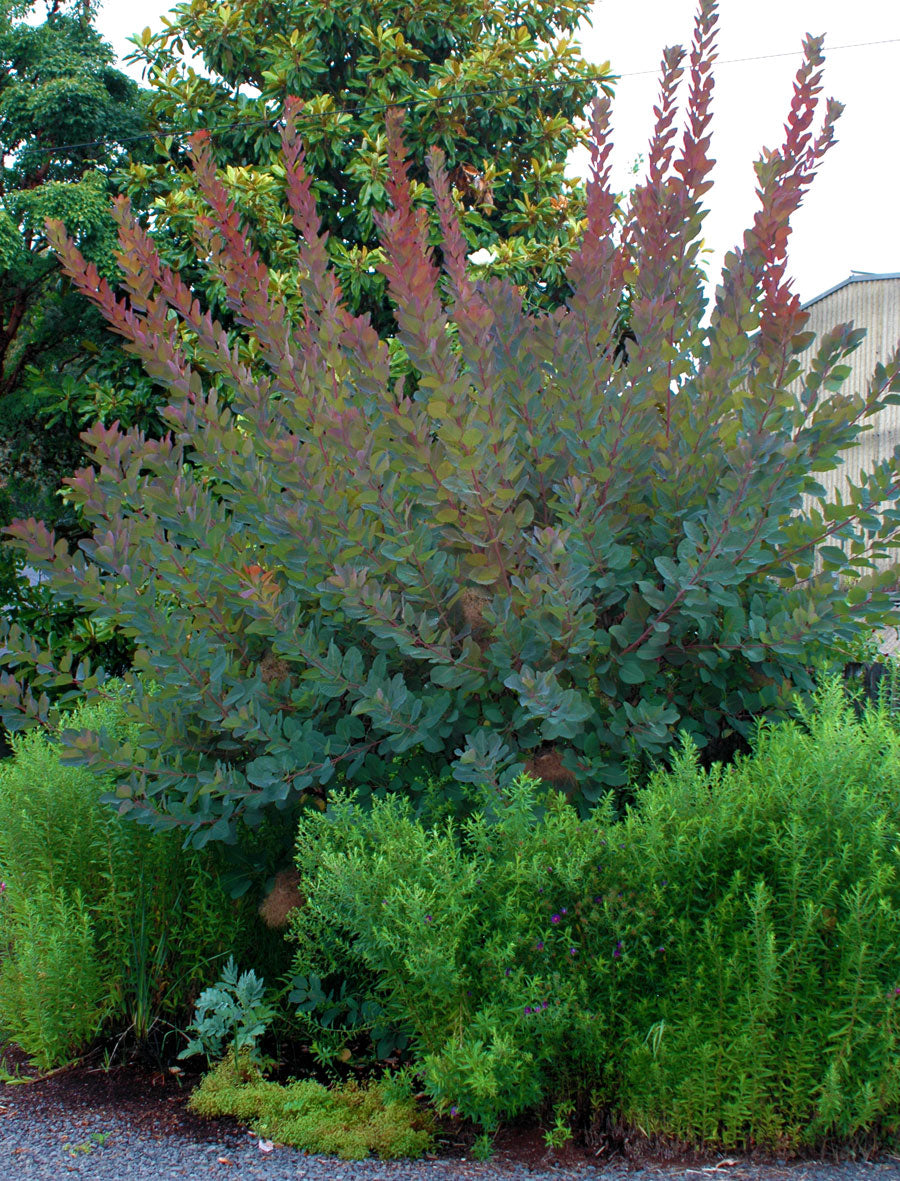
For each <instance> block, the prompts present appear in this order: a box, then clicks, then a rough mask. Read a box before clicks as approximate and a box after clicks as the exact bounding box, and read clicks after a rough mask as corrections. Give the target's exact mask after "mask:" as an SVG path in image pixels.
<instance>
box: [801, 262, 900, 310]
mask: <svg viewBox="0 0 900 1181" xmlns="http://www.w3.org/2000/svg"><path fill="white" fill-rule="evenodd" d="M879 279H900V271H884V272H883V273H881V274H879V273H876V272H875V271H851V272H850V274H849V275H848V276H847V278H846V279H841V281H840V283H835V285H834V286H833V287H829V288H828V290H827V291H823V292H822V294H821V295H814V296H813V298H812V299H808V300H807V301H806V303H804V304H803V305H802V306H803V310H804V311H805V310H806V309H807V308H811V307H812V305H813V304H814V303H818V302H819V300H820V299H827V298H828V296H829V295H834V293H835V292H836V291H840V290H841V288H842V287H847V286H849V284H850V283H872V282H877V281H878V280H879Z"/></svg>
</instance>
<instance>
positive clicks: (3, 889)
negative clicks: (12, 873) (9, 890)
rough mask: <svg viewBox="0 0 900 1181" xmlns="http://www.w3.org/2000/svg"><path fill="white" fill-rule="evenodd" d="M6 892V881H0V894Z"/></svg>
mask: <svg viewBox="0 0 900 1181" xmlns="http://www.w3.org/2000/svg"><path fill="white" fill-rule="evenodd" d="M5 893H6V882H0V894H5Z"/></svg>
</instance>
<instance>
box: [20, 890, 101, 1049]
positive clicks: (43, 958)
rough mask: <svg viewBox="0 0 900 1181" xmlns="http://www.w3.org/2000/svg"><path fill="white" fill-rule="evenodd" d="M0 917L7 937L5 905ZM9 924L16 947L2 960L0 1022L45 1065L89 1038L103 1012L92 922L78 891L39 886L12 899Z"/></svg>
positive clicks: (91, 1036)
mask: <svg viewBox="0 0 900 1181" xmlns="http://www.w3.org/2000/svg"><path fill="white" fill-rule="evenodd" d="M0 923H2V928H0V929H2V932H3V937H4V939H8V938H9V937H10V934H11V931H10V924H9V923H8V921H7V909H6V908H4V911H3V912H2V913H0ZM12 925H13V926H14V930H15V934H14V936H13V938H14V941H15V942H14V947H13V949H12V951H11V954H4V955H3V958H2V962H0V1027H2V1028H3V1029H4V1031H5V1032H7V1033H11V1034H12V1036H14V1038H15V1040H16V1042H17V1043H18V1045H19V1046H20V1047H21V1048H22V1049H23V1050H24V1051H25V1053H26V1054H27V1055H28V1056H29V1058H31V1060H32V1061H33V1062H34V1064H35V1065H36V1066H38V1067H39V1068H40V1069H42V1070H48V1069H50V1068H51V1067H54V1066H58V1065H59V1064H60V1063H62V1062H65V1061H67V1060H68V1059H69V1058H70V1057H72V1055H73V1054H74V1053H75V1052H77V1051H78V1050H79V1049H80V1048H81V1047H82V1046H83V1045H84V1044H85V1043H87V1042H89V1041H91V1039H92V1038H93V1037H95V1036H96V1034H97V1033H98V1032H99V1030H100V1025H101V1023H102V1020H103V1018H104V1016H105V1015H106V1014H105V1008H106V1005H105V1002H106V1003H108V999H109V998H108V994H107V992H106V989H105V988H104V980H103V970H102V967H101V961H100V957H99V956H98V952H97V944H96V941H95V939H94V929H93V923H92V921H91V917H90V914H89V913H88V910H87V908H86V906H85V903H84V899H83V898H82V896H81V894H80V892H79V891H77V890H76V891H74V892H73V893H72V895H71V896H67V895H66V894H65V893H63V892H60V891H54V890H52V889H49V888H44V889H38V890H37V891H36V892H35V893H34V894H33V895H30V896H28V897H26V898H24V899H22V900H21V901H20V902H19V903H18V904H17V905H16V907H15V918H14V920H13V924H12Z"/></svg>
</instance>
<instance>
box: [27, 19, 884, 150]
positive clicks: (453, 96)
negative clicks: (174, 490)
mask: <svg viewBox="0 0 900 1181" xmlns="http://www.w3.org/2000/svg"><path fill="white" fill-rule="evenodd" d="M897 44H900V37H890V38H887V39H886V40H882V41H855V42H852V43H850V44H847V45H833V46H831V47H830V48H828V49H827V50H826V52H827V53H836V52H838V51H839V50H844V49H867V48H869V47H871V46H876V45H897ZM802 52H803V50H802V49H792V50H787V51H786V52H784V53H763V54H759V55H757V56H755V57H732V58H723V59H721V60H719V61H716V65H717V66H733V65H740V64H742V63H743V62H759V61H774V60H775V59H776V58H784V57H796V56H797V55H798V54H800V53H802ZM658 73H659V69H658V67H657V68H656V69H652V70H628V71H627V72H625V73H622V74H616V73H614V72H612V71H610V72H609V73H606V74H582V75H578V76H575V77H568V78H566V77H563V78H559V79H556V80H541V79H534V80H533V81H531V82H523V83H521V84H519V85H517V86H499V87H496V88H491V89H485V90H459V91H455V92H454V91H451V92H450V93H449V94H438V95H435V94H430V93H428V92H427V91H423V93H422V94H421V96H419V97H417V96H416V95H415V94H409V95H406V96H404V97H403V98H401V99H396V100H395V101H393V102H387V103H358V104H356V105H351V106H347V107H335V108H334V110H331V111H310V112H308V113H305V112H304V111H303V110H302V109H301V110H300V112H299V114H300V117H301V118H302V119H303V120H304V121H305V122H306V123H309V122H321V123H326V122H327V121H328V120H329V119H336V118H340V116H341V115H360V114H378V113H382V114H383V113H384V112H386V111H389V110H391V108H393V107H398V106H404V105H409V106H414V107H422V106H428V105H432V106H439V105H440V104H441V103H449V102H456V101H458V100H463V99H472V98H488V97H499V96H501V95H510V94H518V93H520V92H522V91H525V90H558V89H560V88H562V87H565V86H578V85H582V84H584V83H590V82H597V83H603V82H606V83H608V84H613V83H616V82H618V81H620V80H621V79H622V78H639V77H643V76H646V75H648V74H658ZM282 118H283V116H281V115H273V116H271V117H270V118H268V119H248V120H240V119H238V120H235V121H233V122H230V123H220V124H218V125H216V126H214V127H204V128H199V127H198V128H194V129H193V130H190V129H184V128H177V127H161V128H158V129H157V130H156V131H140V132H136V133H135V134H134V135H123V136H117V137H116V139H115V140H113V141H110V140H102V139H101V140H87V141H85V142H83V143H71V144H57V145H55V146H52V147H46V148H42V147H32V148H30V149H29V150H30V151H31V152H34V153H36V154H39V155H55V156H58V155H61V154H63V153H66V152H74V151H84V150H86V149H87V148H109V147H110V146H111V145H112V144H116V145H119V146H124V145H125V144H130V143H136V142H138V141H140V140H148V139H151V140H160V139H168V138H170V137H171V138H173V139H176V138H177V139H180V138H182V137H184V136H189V135H195V134H196V133H197V132H198V131H201V130H202V131H206V132H207V133H208V134H210V135H216V134H218V133H219V132H222V131H236V130H239V129H241V130H248V131H249V130H252V129H254V128H256V129H259V128H262V127H268V128H271V129H272V130H273V131H274V130H275V128H276V127H277V126H278V125H279V124H280V123H281V121H282Z"/></svg>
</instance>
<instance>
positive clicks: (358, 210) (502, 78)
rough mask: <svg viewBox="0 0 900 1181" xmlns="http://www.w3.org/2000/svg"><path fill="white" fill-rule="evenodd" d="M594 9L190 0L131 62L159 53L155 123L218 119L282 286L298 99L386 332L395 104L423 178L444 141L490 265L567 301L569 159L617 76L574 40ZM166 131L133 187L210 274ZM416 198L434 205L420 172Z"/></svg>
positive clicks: (177, 155) (355, 287) (357, 305)
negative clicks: (384, 213)
mask: <svg viewBox="0 0 900 1181" xmlns="http://www.w3.org/2000/svg"><path fill="white" fill-rule="evenodd" d="M589 10H590V2H589V0H512V2H510V0H502V2H496V0H494V2H491V0H489V2H487V3H485V4H481V5H473V4H468V3H459V0H412V2H410V0H377V2H374V3H373V2H371V0H369V2H361V0H341V2H340V3H335V2H334V0H245V2H244V3H241V4H235V5H229V4H226V3H223V2H221V0H192V2H191V3H185V4H181V5H179V6H178V7H177V8H175V9H174V11H173V13H172V15H171V17H170V18H169V21H168V22H167V24H166V27H165V28H163V30H162V31H161V32H159V33H157V34H155V35H153V34H151V32H150V30H149V29H147V30H145V31H144V33H143V34H142V35H141V36H140V37H138V38H135V43H136V45H137V47H138V48H137V52H136V54H135V58H136V60H140V61H143V62H144V63H145V64H146V69H147V79H148V81H149V83H150V86H151V87H152V90H153V99H152V103H151V111H152V119H153V120H154V123H155V124H156V125H157V126H159V127H160V128H175V129H178V130H190V131H194V130H197V129H201V128H207V129H211V130H212V131H213V135H212V139H211V144H212V151H213V153H214V157H215V160H216V162H217V164H218V165H219V166H220V167H222V168H223V174H222V179H223V182H224V183H225V185H226V186H227V187H228V189H229V191H230V193H231V195H232V196H233V197H234V199H235V200H236V201H237V203H238V206H239V208H240V209H241V211H242V212H244V213H246V214H248V215H249V216H250V217H251V218H252V221H253V223H254V225H255V227H256V229H257V234H258V244H259V246H260V248H261V249H262V251H263V254H264V256H265V258H266V260H267V262H268V263H269V265H270V266H271V267H272V269H273V270H274V271H275V272H276V273H277V275H278V279H279V282H280V283H281V285H282V288H283V290H285V292H286V293H290V292H291V291H292V290H293V283H294V282H295V276H294V274H293V270H294V261H295V248H294V243H293V241H292V237H291V233H290V210H289V208H288V205H287V201H286V200H285V197H284V169H283V166H282V165H281V163H280V161H279V157H278V152H279V145H280V130H279V127H278V126H277V123H278V120H279V119H280V118H281V116H282V112H283V110H284V103H285V99H286V98H287V97H288V96H295V97H297V98H298V99H300V100H301V101H302V103H303V107H302V110H301V111H300V113H299V114H298V116H297V120H298V124H299V129H300V131H301V133H302V135H303V137H304V141H305V143H306V144H307V150H308V154H309V155H308V159H309V166H310V172H311V174H312V175H313V176H314V177H315V181H314V192H315V196H316V199H317V201H318V204H319V208H320V209H321V211H322V216H323V220H324V225H325V229H326V230H327V231H328V233H329V244H328V249H329V254H330V256H331V259H332V261H333V263H334V265H335V268H336V274H337V277H338V279H339V280H340V283H341V286H342V289H343V290H344V292H345V295H346V296H347V298H348V300H349V303H350V305H351V307H352V308H353V309H354V310H356V311H360V310H365V311H369V312H370V313H372V314H373V317H374V320H375V323H376V327H378V328H379V330H380V331H390V330H391V318H390V313H389V310H388V306H387V302H386V296H385V280H384V276H383V275H382V274H381V272H380V270H379V264H380V262H381V260H382V252H381V250H380V247H379V245H378V240H377V236H376V231H375V220H374V218H375V213H376V212H377V211H378V210H383V209H384V208H385V206H386V201H387V188H386V186H387V177H388V153H387V142H386V139H385V134H384V119H385V110H386V107H387V106H389V105H392V104H396V105H398V106H401V107H404V108H406V110H407V111H408V113H409V118H408V120H407V124H406V128H407V139H408V147H409V151H410V156H411V162H412V175H413V178H414V180H415V181H416V182H417V185H418V184H419V182H424V181H425V153H426V151H427V149H428V148H429V147H431V146H437V147H440V148H441V149H442V150H443V151H444V152H445V154H446V157H447V168H448V172H449V176H450V178H451V183H452V185H453V190H454V195H455V199H456V201H457V203H458V205H459V207H460V209H461V211H462V212H463V232H464V234H465V236H466V239H467V241H468V243H469V245H470V247H471V248H472V249H473V250H478V249H479V248H482V247H490V248H492V250H493V252H494V254H495V255H496V261H495V263H494V264H493V269H494V270H495V271H501V272H503V273H504V274H506V275H507V276H508V277H509V278H511V279H512V281H513V282H515V283H522V284H527V285H528V287H529V289H530V292H531V298H532V299H533V300H534V301H535V302H538V303H541V304H544V305H546V306H556V305H558V303H559V302H560V299H561V298H562V297H563V295H564V294H565V292H566V291H567V290H568V288H567V284H566V278H565V268H566V264H567V261H568V258H569V255H570V253H571V248H572V243H573V241H574V238H575V236H576V234H577V227H578V222H579V218H580V217H581V215H582V213H583V191H582V186H581V185H580V184H577V183H575V182H572V181H569V180H567V179H566V177H565V175H564V166H565V161H566V158H567V156H568V154H569V152H570V151H571V149H572V148H573V147H574V146H575V145H576V144H578V143H580V142H582V141H583V139H584V135H585V131H584V127H583V123H582V124H580V122H579V121H580V117H581V116H582V114H583V112H584V111H585V108H586V105H587V103H588V101H589V100H590V98H591V97H592V96H593V95H594V93H595V92H596V85H595V83H594V82H593V81H591V80H590V79H591V78H592V77H600V76H601V75H603V76H607V77H608V70H609V67H608V64H606V65H604V66H603V67H600V68H599V69H597V68H595V67H591V66H589V65H588V63H587V62H585V60H584V59H583V57H582V56H581V54H580V52H579V50H578V48H577V46H576V44H575V43H574V41H573V39H572V34H573V33H574V30H575V28H576V26H577V24H578V23H579V21H581V20H583V19H586V18H587V16H588V13H589ZM198 58H199V59H200V61H202V63H203V68H204V69H203V71H201V70H200V69H199V68H198V65H197V59H198ZM232 124H236V126H231V125H232ZM167 142H169V143H170V146H171V150H172V159H171V160H170V159H168V158H164V159H160V160H159V161H158V162H157V163H156V164H155V165H152V166H151V165H135V166H133V167H132V169H131V191H132V192H133V193H134V194H135V195H136V196H139V197H141V199H144V197H145V196H146V195H147V194H149V195H151V196H152V198H153V199H154V203H155V208H156V228H155V230H154V233H155V234H156V236H157V238H158V239H163V238H164V235H167V237H165V239H164V241H165V244H164V248H163V249H164V254H165V256H166V258H167V260H168V261H170V262H172V263H174V264H175V265H177V266H179V267H180V268H181V269H182V271H183V273H185V275H186V277H187V276H188V275H190V277H191V278H193V279H199V278H200V272H198V271H196V270H195V269H194V267H193V263H194V252H193V248H192V247H191V246H190V241H191V223H192V221H193V220H194V218H195V217H196V216H197V215H198V213H200V212H202V202H201V201H200V200H199V199H198V194H197V186H196V182H195V180H194V177H193V175H192V173H191V171H190V169H189V167H188V161H187V156H186V154H185V153H184V151H183V150H181V148H179V146H178V143H177V141H174V140H172V141H167ZM173 162H174V165H175V166H174V167H173ZM417 196H420V197H422V198H423V199H424V200H426V201H428V200H430V192H429V191H428V189H427V186H426V185H425V184H424V183H421V185H420V187H417ZM208 294H212V295H213V296H215V295H217V294H220V291H218V292H217V291H215V290H214V291H212V292H208ZM214 306H216V305H215V303H214Z"/></svg>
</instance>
